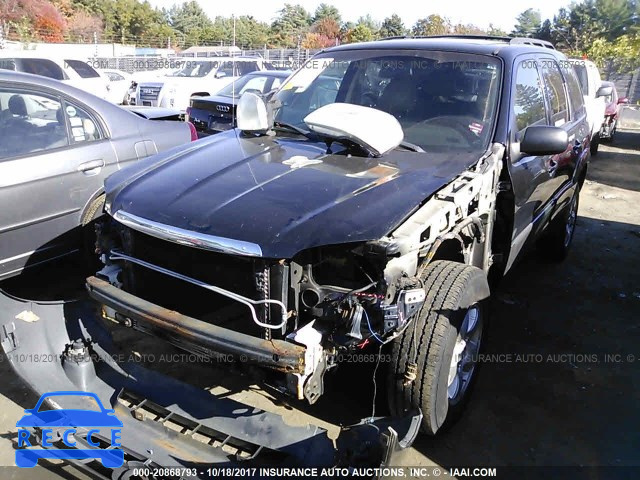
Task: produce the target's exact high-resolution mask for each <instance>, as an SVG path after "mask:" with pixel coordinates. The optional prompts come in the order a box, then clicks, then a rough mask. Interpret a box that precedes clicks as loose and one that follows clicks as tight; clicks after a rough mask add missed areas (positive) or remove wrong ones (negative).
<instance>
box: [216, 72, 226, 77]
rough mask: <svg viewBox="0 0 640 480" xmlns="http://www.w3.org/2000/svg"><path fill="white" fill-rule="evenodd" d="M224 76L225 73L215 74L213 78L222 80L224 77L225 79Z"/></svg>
mask: <svg viewBox="0 0 640 480" xmlns="http://www.w3.org/2000/svg"><path fill="white" fill-rule="evenodd" d="M226 76H227V74H226V73H224V72H217V73H216V74H215V75H214V77H216V78H224V77H226Z"/></svg>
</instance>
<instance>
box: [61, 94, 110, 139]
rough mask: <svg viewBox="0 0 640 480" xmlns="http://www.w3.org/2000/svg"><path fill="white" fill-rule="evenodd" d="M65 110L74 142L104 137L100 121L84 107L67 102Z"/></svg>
mask: <svg viewBox="0 0 640 480" xmlns="http://www.w3.org/2000/svg"><path fill="white" fill-rule="evenodd" d="M65 112H66V113H67V121H68V122H69V131H70V132H71V142H72V143H73V144H78V143H84V142H93V141H96V140H100V139H101V138H102V135H101V133H100V128H99V127H98V123H97V122H96V121H95V120H94V119H93V117H92V116H91V115H90V114H89V113H88V112H87V111H85V110H84V109H83V108H81V107H79V106H77V105H73V104H71V103H68V102H65Z"/></svg>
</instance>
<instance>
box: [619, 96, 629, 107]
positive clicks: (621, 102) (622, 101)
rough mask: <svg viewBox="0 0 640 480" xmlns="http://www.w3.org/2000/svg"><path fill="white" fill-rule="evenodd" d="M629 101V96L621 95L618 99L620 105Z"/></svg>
mask: <svg viewBox="0 0 640 480" xmlns="http://www.w3.org/2000/svg"><path fill="white" fill-rule="evenodd" d="M627 103H629V99H628V98H627V97H620V98H619V99H618V105H621V104H627Z"/></svg>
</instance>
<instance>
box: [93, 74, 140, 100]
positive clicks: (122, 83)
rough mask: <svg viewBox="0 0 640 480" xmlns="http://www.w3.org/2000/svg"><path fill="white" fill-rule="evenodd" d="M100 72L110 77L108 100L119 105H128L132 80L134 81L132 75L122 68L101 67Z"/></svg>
mask: <svg viewBox="0 0 640 480" xmlns="http://www.w3.org/2000/svg"><path fill="white" fill-rule="evenodd" d="M99 73H101V74H102V75H103V76H106V77H107V78H108V79H109V83H108V85H107V90H108V91H109V93H108V94H107V100H109V101H110V102H112V103H115V104H117V105H128V104H129V103H130V98H131V93H130V88H131V82H133V78H132V77H131V75H130V74H128V73H127V72H123V71H122V70H111V69H101V70H99Z"/></svg>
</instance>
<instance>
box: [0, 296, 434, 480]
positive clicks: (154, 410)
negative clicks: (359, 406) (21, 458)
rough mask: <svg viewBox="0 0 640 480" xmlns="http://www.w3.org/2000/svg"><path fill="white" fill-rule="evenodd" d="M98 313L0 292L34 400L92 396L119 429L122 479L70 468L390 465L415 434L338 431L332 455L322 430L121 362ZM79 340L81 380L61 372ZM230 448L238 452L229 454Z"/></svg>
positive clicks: (12, 352)
mask: <svg viewBox="0 0 640 480" xmlns="http://www.w3.org/2000/svg"><path fill="white" fill-rule="evenodd" d="M96 307H97V306H96V305H95V304H94V303H93V302H91V301H89V300H88V299H82V300H80V301H76V302H68V303H65V302H57V303H47V304H38V303H34V302H29V301H24V300H21V299H17V298H13V297H10V296H8V295H6V294H4V293H3V292H1V291H0V312H1V314H0V315H1V316H0V333H1V335H2V338H1V340H2V347H3V350H4V351H5V353H6V354H7V358H8V361H9V362H10V364H11V366H12V368H13V370H14V371H15V373H16V374H17V375H18V376H19V377H21V378H22V380H23V381H24V382H25V383H26V384H28V385H29V387H30V388H31V389H33V390H34V391H35V392H36V393H37V394H38V395H41V394H43V393H46V392H53V391H77V390H85V391H89V392H93V393H96V394H97V395H98V396H99V398H100V399H101V401H102V403H103V404H104V405H105V407H107V408H109V407H108V406H110V407H111V408H113V409H115V414H116V416H117V417H118V418H119V419H120V420H121V421H122V423H123V428H122V431H121V445H122V446H121V448H122V450H123V452H124V465H123V466H122V467H120V468H118V469H116V470H117V471H116V470H111V469H109V468H105V467H104V465H103V464H102V463H101V461H100V459H96V460H86V461H85V460H73V459H71V460H68V461H70V462H71V463H74V464H76V466H78V467H79V468H82V469H84V470H90V471H92V472H97V473H100V474H102V475H106V476H108V477H111V476H113V478H127V475H128V474H129V473H132V472H131V471H132V470H133V469H135V468H139V467H141V466H147V467H150V468H154V467H178V468H191V469H195V470H193V471H195V472H196V475H195V476H192V477H190V478H198V477H199V478H210V475H211V474H210V473H209V472H207V468H208V466H229V465H236V464H239V465H241V466H243V467H248V466H335V465H340V466H364V465H366V466H389V465H393V464H394V463H395V462H396V461H397V457H396V455H397V454H398V453H399V452H401V451H402V450H404V449H406V448H407V447H409V446H410V445H411V443H412V442H413V440H414V439H415V437H416V435H417V433H418V429H419V426H420V421H421V418H422V416H421V414H420V413H419V412H417V413H414V414H410V415H408V416H407V417H404V418H398V419H389V418H376V419H366V420H365V421H363V422H361V423H359V424H357V425H354V426H351V427H344V428H342V429H341V433H340V435H339V436H338V439H337V441H336V444H337V448H336V447H335V446H334V444H333V442H332V441H331V440H330V439H329V438H328V436H327V431H326V430H324V429H322V428H320V427H317V426H313V425H309V424H307V425H304V426H290V425H287V424H285V422H284V421H283V419H282V418H281V417H280V416H279V415H277V414H274V413H270V412H266V411H263V410H260V409H258V408H255V407H252V406H248V405H245V404H243V403H240V402H237V401H235V400H231V399H229V398H226V397H219V396H215V395H212V394H211V393H209V392H208V391H205V390H203V389H201V388H197V387H195V386H192V385H190V384H187V383H185V382H182V381H179V380H176V379H175V378H172V377H169V376H166V375H163V374H160V373H158V372H156V371H154V370H150V369H147V368H144V367H142V366H141V365H140V364H139V363H137V362H135V361H123V362H116V361H115V360H114V359H115V358H118V357H117V354H118V349H117V348H116V346H115V345H113V343H112V340H111V335H110V333H109V331H108V330H107V329H106V327H105V324H104V322H103V321H102V320H101V319H100V318H99V313H98V309H97V308H96ZM25 311H27V312H30V313H29V316H28V318H29V320H28V321H24V320H21V319H19V318H25V317H24V315H19V314H21V313H24V312H25ZM78 339H80V340H81V341H82V342H83V343H84V344H85V345H87V346H88V348H89V349H90V351H91V353H92V358H91V361H90V362H91V364H92V368H90V369H83V370H82V375H78V374H77V372H76V373H72V372H73V370H69V368H67V369H65V368H64V367H63V360H61V353H62V352H63V351H65V349H66V348H67V346H68V345H70V344H71V342H72V340H78ZM75 402H76V400H74V398H73V397H58V398H57V403H56V404H52V405H51V406H52V407H53V408H62V409H71V408H78V404H77V403H75ZM16 420H18V419H16ZM176 425H177V426H178V427H176ZM200 437H204V439H205V440H206V441H203V440H202V438H200ZM96 438H98V439H99V440H101V441H104V442H108V439H109V431H108V429H107V431H106V432H104V434H103V431H102V429H101V430H100V433H99V434H98V435H96V434H94V435H93V440H96ZM75 439H76V440H77V448H79V449H82V448H87V442H86V439H83V437H82V435H81V434H78V435H77V436H76V438H75ZM34 446H35V445H34ZM230 448H232V449H235V453H229V452H230V451H229V449H230ZM20 455H23V454H20ZM52 455H55V454H52ZM105 472H106V473H105Z"/></svg>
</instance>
